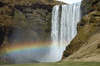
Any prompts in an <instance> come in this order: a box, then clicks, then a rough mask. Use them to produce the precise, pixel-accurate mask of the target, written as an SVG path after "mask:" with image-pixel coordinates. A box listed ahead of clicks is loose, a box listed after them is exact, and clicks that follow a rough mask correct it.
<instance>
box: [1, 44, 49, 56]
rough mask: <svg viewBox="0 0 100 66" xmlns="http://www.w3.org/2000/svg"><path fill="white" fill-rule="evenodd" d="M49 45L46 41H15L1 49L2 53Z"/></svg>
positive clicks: (47, 46)
mask: <svg viewBox="0 0 100 66" xmlns="http://www.w3.org/2000/svg"><path fill="white" fill-rule="evenodd" d="M49 47H50V44H48V43H17V44H11V45H6V46H5V47H3V49H2V50H3V51H4V53H3V54H11V53H18V52H23V51H30V50H41V49H48V48H49Z"/></svg>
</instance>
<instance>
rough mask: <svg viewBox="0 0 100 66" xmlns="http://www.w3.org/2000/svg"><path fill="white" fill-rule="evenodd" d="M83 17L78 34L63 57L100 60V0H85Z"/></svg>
mask: <svg viewBox="0 0 100 66" xmlns="http://www.w3.org/2000/svg"><path fill="white" fill-rule="evenodd" d="M82 14H83V16H84V17H83V18H82V19H81V21H80V22H79V23H78V28H77V30H78V34H77V36H76V37H75V38H74V39H73V40H72V42H71V43H70V44H69V45H68V46H67V47H66V50H65V51H64V54H63V58H65V57H67V58H66V59H65V60H64V61H67V60H77V61H99V62H100V1H99V0H88V1H87V0H83V2H82Z"/></svg>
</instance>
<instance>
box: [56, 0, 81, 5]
mask: <svg viewBox="0 0 100 66" xmlns="http://www.w3.org/2000/svg"><path fill="white" fill-rule="evenodd" d="M57 1H63V2H65V3H68V4H72V3H75V2H80V1H82V0H57Z"/></svg>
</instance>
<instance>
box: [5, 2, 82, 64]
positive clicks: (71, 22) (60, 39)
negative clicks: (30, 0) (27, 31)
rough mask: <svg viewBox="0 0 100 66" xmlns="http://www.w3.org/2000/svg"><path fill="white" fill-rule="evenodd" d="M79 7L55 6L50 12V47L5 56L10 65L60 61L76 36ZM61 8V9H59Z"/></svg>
mask: <svg viewBox="0 0 100 66" xmlns="http://www.w3.org/2000/svg"><path fill="white" fill-rule="evenodd" d="M80 5H81V3H75V4H71V5H62V6H59V5H56V6H54V7H53V11H52V31H51V39H52V44H51V46H50V47H46V48H40V49H34V48H33V49H30V50H24V51H19V52H13V53H9V54H7V55H6V57H7V58H8V60H7V61H9V62H12V63H30V62H33V61H35V62H37V61H38V62H56V61H59V60H61V58H62V54H63V51H64V50H65V48H66V46H67V45H68V44H69V43H70V41H71V40H72V39H73V38H74V37H75V35H76V34H77V30H76V29H77V23H78V22H79V21H80ZM61 7H62V8H61Z"/></svg>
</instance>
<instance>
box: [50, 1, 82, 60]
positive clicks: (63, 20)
mask: <svg viewBox="0 0 100 66" xmlns="http://www.w3.org/2000/svg"><path fill="white" fill-rule="evenodd" d="M80 5H81V3H80V2H79V3H75V4H70V5H62V6H59V5H56V6H54V8H53V12H52V31H51V39H52V51H54V52H56V53H57V54H55V55H56V56H57V59H55V60H57V61H59V60H60V59H61V58H62V54H63V51H64V50H65V47H66V46H67V45H68V44H69V43H70V42H71V40H72V39H73V38H74V37H75V36H76V34H77V23H78V22H79V21H80V19H81V17H80V12H81V11H80ZM60 14H61V15H60ZM58 55H59V56H58ZM56 56H55V57H56Z"/></svg>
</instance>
